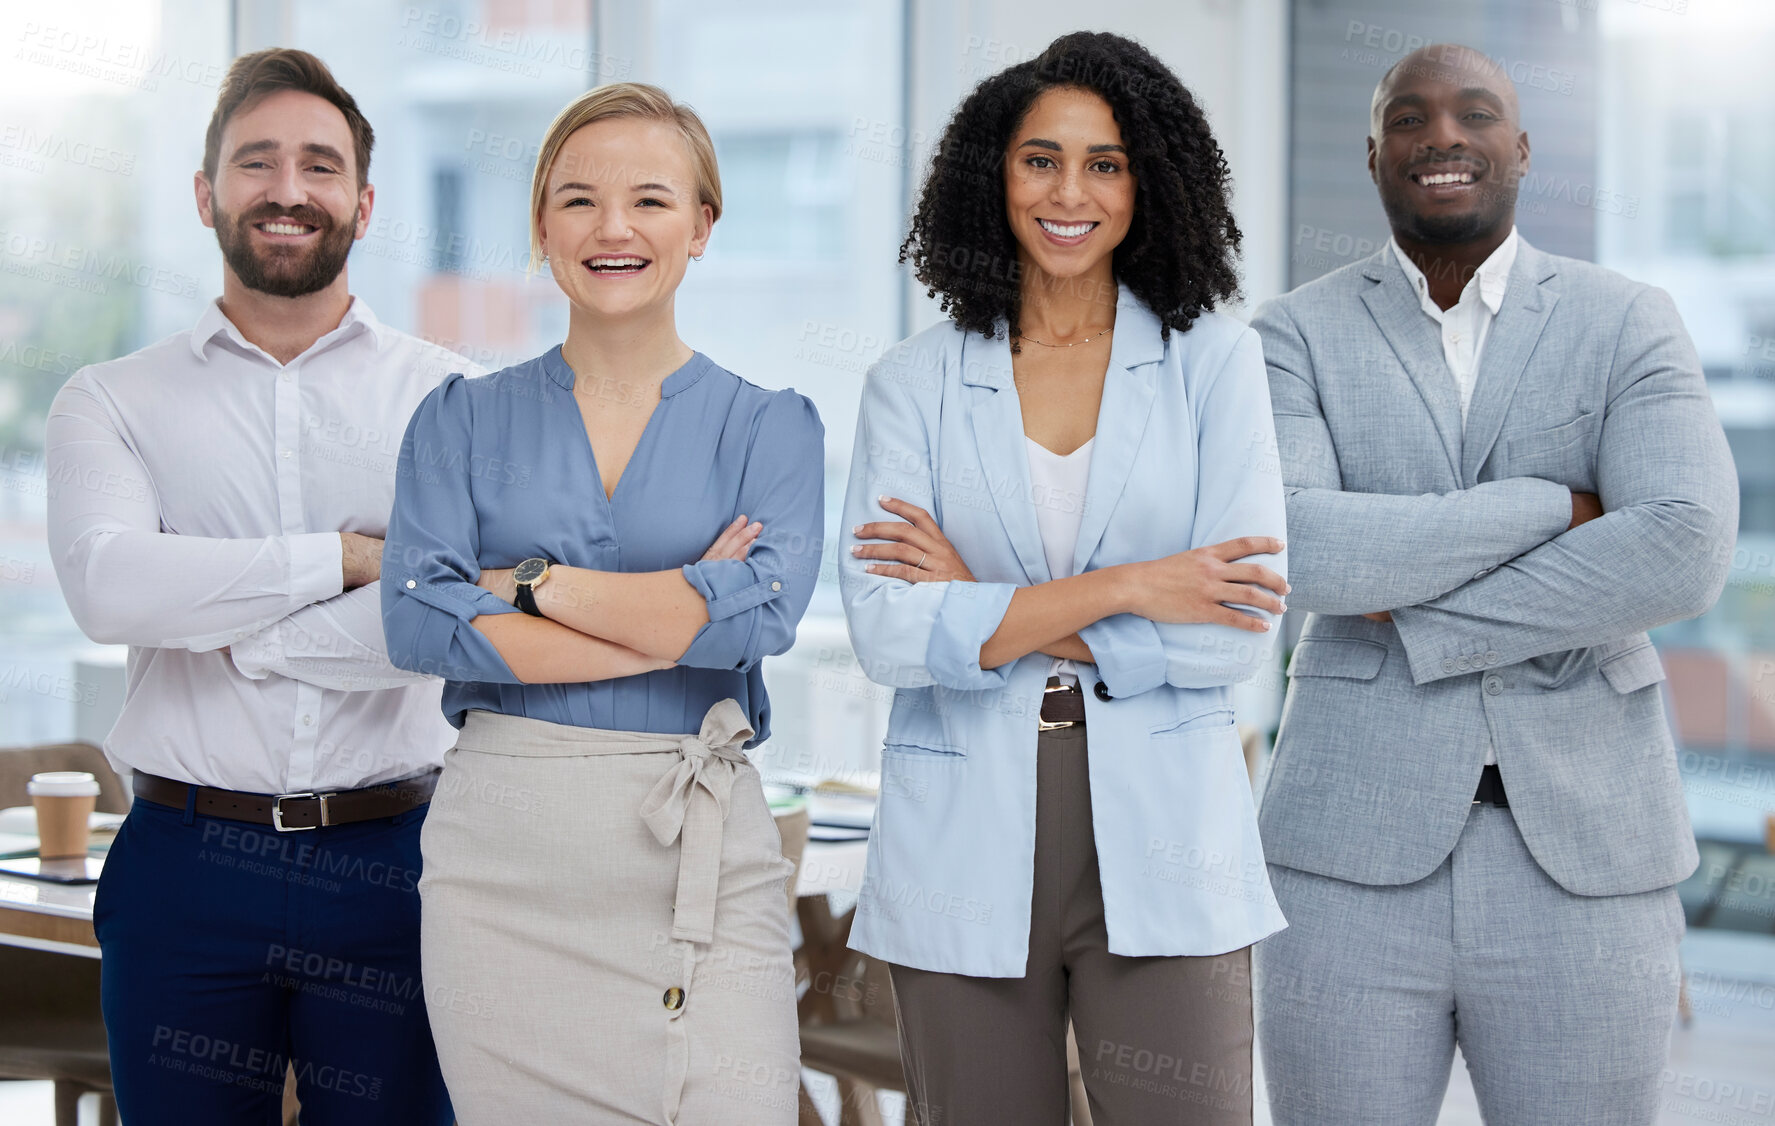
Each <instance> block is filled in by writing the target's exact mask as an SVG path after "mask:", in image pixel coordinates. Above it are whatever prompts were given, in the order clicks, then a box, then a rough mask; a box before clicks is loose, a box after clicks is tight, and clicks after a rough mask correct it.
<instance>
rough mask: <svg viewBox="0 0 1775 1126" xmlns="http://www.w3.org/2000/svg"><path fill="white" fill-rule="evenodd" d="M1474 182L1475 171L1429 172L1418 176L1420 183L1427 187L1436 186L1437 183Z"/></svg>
mask: <svg viewBox="0 0 1775 1126" xmlns="http://www.w3.org/2000/svg"><path fill="white" fill-rule="evenodd" d="M1472 182H1473V173H1471V172H1427V173H1425V174H1423V175H1421V176H1419V177H1418V183H1420V184H1423V185H1424V186H1425V187H1434V186H1435V185H1437V184H1471V183H1472Z"/></svg>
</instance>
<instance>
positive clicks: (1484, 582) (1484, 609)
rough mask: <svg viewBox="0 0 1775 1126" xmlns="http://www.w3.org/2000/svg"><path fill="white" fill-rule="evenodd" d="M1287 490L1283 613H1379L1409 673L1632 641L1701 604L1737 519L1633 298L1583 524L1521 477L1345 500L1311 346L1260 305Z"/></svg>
mask: <svg viewBox="0 0 1775 1126" xmlns="http://www.w3.org/2000/svg"><path fill="white" fill-rule="evenodd" d="M1252 326H1253V327H1254V328H1256V329H1258V331H1259V332H1260V333H1261V334H1262V336H1263V345H1264V357H1265V360H1266V362H1267V364H1268V368H1269V378H1270V397H1271V401H1272V403H1273V405H1274V409H1275V414H1276V437H1277V442H1278V445H1279V448H1280V451H1281V460H1282V469H1283V479H1284V483H1285V486H1286V492H1287V497H1288V525H1289V539H1290V541H1291V547H1292V558H1291V563H1292V566H1293V573H1292V581H1293V585H1294V588H1295V593H1294V595H1293V596H1292V601H1293V603H1294V605H1295V606H1296V607H1298V608H1300V609H1305V610H1309V611H1313V612H1316V613H1321V614H1377V613H1379V612H1383V611H1384V612H1390V614H1391V617H1392V621H1393V623H1394V625H1395V626H1396V627H1397V629H1398V631H1399V636H1400V639H1401V641H1402V642H1403V643H1404V646H1405V650H1406V654H1407V656H1408V658H1409V661H1410V666H1411V670H1412V678H1413V680H1414V682H1415V683H1418V684H1425V683H1428V682H1430V681H1433V680H1439V679H1441V678H1443V677H1446V676H1450V675H1456V672H1455V671H1454V670H1455V669H1456V667H1457V666H1455V665H1454V664H1453V663H1452V662H1447V663H1445V661H1446V659H1447V658H1453V657H1460V656H1464V655H1468V654H1472V653H1475V652H1495V653H1497V654H1498V661H1497V663H1499V664H1514V663H1517V662H1520V661H1524V660H1527V659H1529V658H1531V657H1535V656H1539V655H1541V654H1544V653H1553V652H1560V651H1563V650H1567V649H1577V648H1583V647H1587V646H1591V645H1597V644H1601V643H1603V642H1607V641H1614V640H1618V639H1620V638H1623V637H1629V636H1632V635H1633V634H1635V633H1639V632H1641V631H1644V630H1647V629H1650V628H1652V627H1654V626H1658V625H1662V624H1664V623H1666V622H1671V621H1676V620H1679V619H1681V618H1687V617H1693V616H1695V615H1696V614H1699V613H1701V612H1703V611H1704V610H1706V609H1707V607H1708V606H1710V605H1712V603H1713V601H1714V599H1716V598H1717V597H1718V596H1719V592H1720V589H1721V588H1722V586H1723V585H1724V583H1725V579H1726V573H1727V571H1728V569H1729V567H1730V563H1731V558H1730V556H1731V546H1732V543H1733V539H1734V536H1735V533H1736V531H1737V523H1738V491H1737V479H1736V474H1735V471H1734V470H1733V467H1732V461H1731V456H1730V453H1729V451H1728V450H1727V448H1726V444H1725V437H1724V435H1723V433H1722V432H1721V430H1720V426H1719V422H1718V419H1717V417H1716V415H1715V414H1714V410H1713V404H1712V400H1711V399H1710V398H1709V396H1708V393H1707V388H1706V384H1705V381H1704V380H1703V378H1702V375H1701V365H1700V361H1699V359H1698V358H1697V357H1696V355H1695V351H1694V347H1693V345H1692V344H1691V343H1690V342H1689V339H1688V336H1687V334H1686V333H1685V332H1684V331H1683V328H1682V323H1681V321H1680V319H1679V318H1678V316H1677V313H1676V309H1675V307H1674V306H1673V305H1672V304H1671V302H1670V299H1669V297H1668V296H1666V295H1665V294H1664V293H1663V292H1662V291H1660V290H1656V289H1645V290H1642V291H1641V292H1640V293H1639V295H1638V296H1637V297H1636V298H1635V299H1634V300H1633V301H1632V302H1630V303H1629V304H1628V306H1627V307H1626V308H1625V309H1624V310H1623V317H1622V323H1621V326H1620V329H1619V335H1618V344H1617V348H1616V352H1615V355H1614V358H1613V361H1612V366H1611V368H1610V371H1609V383H1608V393H1607V402H1606V406H1605V410H1604V415H1603V423H1602V434H1601V439H1600V445H1599V448H1598V450H1597V455H1596V466H1595V480H1596V482H1597V490H1598V498H1597V499H1598V501H1599V503H1600V507H1601V509H1602V510H1603V514H1602V515H1600V516H1599V517H1597V518H1595V519H1582V520H1580V519H1579V517H1583V516H1587V515H1588V513H1586V512H1583V511H1581V510H1580V509H1581V506H1583V505H1584V504H1585V501H1584V499H1583V497H1582V495H1581V494H1580V495H1579V498H1578V502H1577V505H1574V503H1573V495H1572V493H1571V492H1570V490H1568V489H1567V488H1566V487H1565V486H1562V485H1558V484H1554V483H1553V482H1550V481H1543V480H1539V479H1536V478H1532V477H1516V478H1507V479H1503V480H1497V481H1487V482H1482V483H1480V484H1478V485H1475V486H1474V487H1472V488H1470V489H1457V490H1455V491H1453V492H1449V493H1444V494H1440V495H1436V494H1427V495H1424V496H1392V495H1385V494H1377V493H1358V492H1346V491H1344V489H1343V482H1342V479H1341V476H1340V473H1339V470H1338V461H1337V453H1336V450H1335V449H1334V447H1333V445H1332V439H1331V433H1330V429H1329V427H1328V426H1327V425H1326V422H1325V417H1324V413H1323V411H1322V409H1321V406H1320V401H1319V397H1318V388H1317V383H1316V381H1315V377H1314V371H1313V363H1312V357H1311V353H1310V352H1309V350H1308V347H1307V344H1306V341H1305V340H1304V338H1303V336H1302V333H1301V332H1300V329H1299V327H1298V325H1297V324H1296V323H1295V321H1294V319H1293V317H1292V315H1291V314H1290V312H1289V310H1288V308H1287V305H1286V304H1285V303H1283V302H1272V303H1270V304H1269V305H1266V306H1265V307H1264V308H1263V309H1262V310H1260V311H1259V313H1258V316H1257V317H1256V318H1255V319H1254V320H1253V321H1252Z"/></svg>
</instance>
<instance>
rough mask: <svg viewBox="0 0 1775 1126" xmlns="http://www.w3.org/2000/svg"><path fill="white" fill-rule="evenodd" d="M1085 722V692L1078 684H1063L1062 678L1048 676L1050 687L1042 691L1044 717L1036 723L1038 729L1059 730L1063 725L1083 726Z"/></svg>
mask: <svg viewBox="0 0 1775 1126" xmlns="http://www.w3.org/2000/svg"><path fill="white" fill-rule="evenodd" d="M1084 722H1085V694H1084V693H1083V692H1080V691H1079V686H1078V685H1076V684H1062V683H1060V678H1059V677H1056V676H1051V677H1049V678H1048V687H1047V688H1046V689H1044V690H1043V691H1042V718H1041V722H1040V723H1038V724H1036V730H1038V731H1058V730H1060V729H1061V728H1062V727H1075V726H1083V725H1084Z"/></svg>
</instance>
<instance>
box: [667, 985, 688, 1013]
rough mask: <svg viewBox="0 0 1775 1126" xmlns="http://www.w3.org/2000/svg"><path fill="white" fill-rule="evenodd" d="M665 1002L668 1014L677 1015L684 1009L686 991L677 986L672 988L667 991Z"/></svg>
mask: <svg viewBox="0 0 1775 1126" xmlns="http://www.w3.org/2000/svg"><path fill="white" fill-rule="evenodd" d="M665 1002H666V1011H667V1012H671V1013H675V1012H677V1011H678V1010H679V1009H682V1008H683V1007H684V990H682V989H679V988H678V987H677V986H676V985H674V986H672V988H670V989H668V990H666V996H665Z"/></svg>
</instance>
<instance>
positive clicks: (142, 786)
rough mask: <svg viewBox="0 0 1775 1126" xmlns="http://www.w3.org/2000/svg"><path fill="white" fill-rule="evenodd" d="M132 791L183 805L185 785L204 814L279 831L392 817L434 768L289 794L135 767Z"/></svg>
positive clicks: (423, 798) (426, 790)
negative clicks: (359, 785) (357, 786)
mask: <svg viewBox="0 0 1775 1126" xmlns="http://www.w3.org/2000/svg"><path fill="white" fill-rule="evenodd" d="M135 777H136V780H135V791H136V797H138V798H143V799H145V800H147V801H151V802H154V803H155V804H156V805H170V806H172V807H173V808H174V809H184V808H185V803H186V802H187V801H189V800H190V797H191V791H192V790H196V791H197V804H196V810H197V812H198V813H201V814H202V815H203V816H205V817H222V818H226V819H227V820H229V821H250V822H252V823H253V824H255V825H269V826H271V827H272V828H273V829H276V830H277V831H278V832H280V833H290V832H295V831H296V830H299V829H318V828H320V827H321V826H323V825H349V824H351V823H352V822H354V821H374V820H376V819H377V818H380V817H397V816H399V815H400V814H403V813H405V812H407V811H408V810H410V809H413V808H415V807H416V806H421V805H424V804H425V803H426V802H428V801H430V800H431V794H432V791H433V790H435V789H437V785H438V772H437V771H436V770H433V771H431V772H429V773H426V774H421V775H418V776H417V777H414V778H403V779H402V780H401V781H399V782H389V783H386V784H384V785H381V786H366V787H364V788H363V789H361V790H335V791H332V792H328V793H316V792H313V791H303V792H301V793H295V794H249V793H245V792H243V791H240V790H218V789H216V788H215V787H213V786H193V785H191V784H190V783H188V782H175V781H173V780H172V779H171V778H162V777H160V776H159V775H155V774H142V773H139V772H138V773H137V774H136V776H135Z"/></svg>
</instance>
